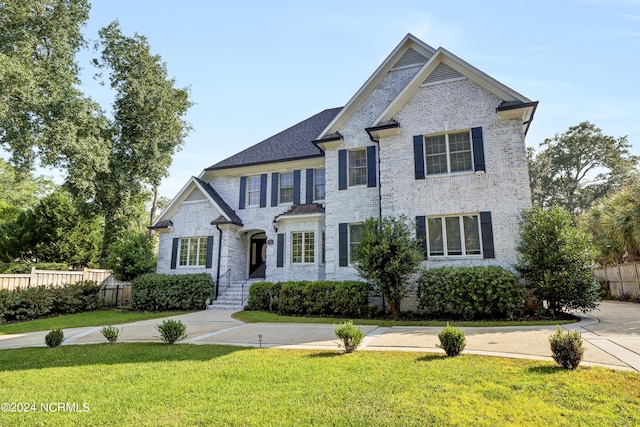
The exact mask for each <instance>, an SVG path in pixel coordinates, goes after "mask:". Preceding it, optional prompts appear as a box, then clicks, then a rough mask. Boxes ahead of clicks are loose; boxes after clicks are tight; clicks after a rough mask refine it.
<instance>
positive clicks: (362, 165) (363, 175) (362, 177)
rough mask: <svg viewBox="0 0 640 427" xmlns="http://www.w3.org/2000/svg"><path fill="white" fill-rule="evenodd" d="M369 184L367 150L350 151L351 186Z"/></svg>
mask: <svg viewBox="0 0 640 427" xmlns="http://www.w3.org/2000/svg"><path fill="white" fill-rule="evenodd" d="M354 185H367V150H366V149H362V150H353V151H349V186H354Z"/></svg>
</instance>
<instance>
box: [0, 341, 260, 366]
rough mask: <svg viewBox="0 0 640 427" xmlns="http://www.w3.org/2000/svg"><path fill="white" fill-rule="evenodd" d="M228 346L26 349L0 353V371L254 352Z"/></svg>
mask: <svg viewBox="0 0 640 427" xmlns="http://www.w3.org/2000/svg"><path fill="white" fill-rule="evenodd" d="M255 350H256V349H253V348H250V347H239V346H231V345H216V344H211V345H194V344H176V345H167V344H162V343H118V344H115V345H111V344H107V343H104V344H87V345H67V346H61V347H55V348H49V347H27V348H17V349H5V350H0V371H22V370H31V369H45V368H59V367H75V366H90V365H124V364H130V363H132V364H135V363H154V362H166V361H186V360H189V361H202V362H204V361H208V360H211V359H215V358H217V357H223V356H227V355H229V354H232V353H234V352H237V351H255Z"/></svg>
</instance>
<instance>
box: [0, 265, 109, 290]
mask: <svg viewBox="0 0 640 427" xmlns="http://www.w3.org/2000/svg"><path fill="white" fill-rule="evenodd" d="M110 278H111V279H110ZM112 278H113V276H111V270H98V269H93V268H85V269H83V270H78V271H71V270H69V271H53V270H36V269H35V267H31V273H30V274H0V289H8V290H10V291H12V290H14V289H16V288H30V287H32V286H40V285H46V286H62V285H66V284H69V283H77V282H82V281H83V280H92V281H94V282H96V283H98V284H102V283H103V282H104V281H106V280H112Z"/></svg>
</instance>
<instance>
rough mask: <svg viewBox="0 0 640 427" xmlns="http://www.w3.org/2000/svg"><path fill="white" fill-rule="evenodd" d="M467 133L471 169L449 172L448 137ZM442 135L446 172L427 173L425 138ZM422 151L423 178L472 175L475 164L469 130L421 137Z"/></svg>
mask: <svg viewBox="0 0 640 427" xmlns="http://www.w3.org/2000/svg"><path fill="white" fill-rule="evenodd" d="M465 132H466V133H468V134H469V150H470V151H471V168H470V169H467V170H463V171H455V172H451V153H450V150H449V135H451V134H456V133H465ZM441 135H444V137H445V149H446V156H447V171H446V172H440V173H429V170H428V167H427V156H428V154H427V138H430V137H436V136H441ZM422 149H423V150H424V156H423V157H424V159H423V161H424V175H425V178H433V177H443V176H447V175H466V174H472V173H474V170H473V165H474V164H475V159H474V157H473V139H472V135H471V129H468V130H464V129H463V130H456V131H447V132H440V133H431V134H428V135H423V136H422Z"/></svg>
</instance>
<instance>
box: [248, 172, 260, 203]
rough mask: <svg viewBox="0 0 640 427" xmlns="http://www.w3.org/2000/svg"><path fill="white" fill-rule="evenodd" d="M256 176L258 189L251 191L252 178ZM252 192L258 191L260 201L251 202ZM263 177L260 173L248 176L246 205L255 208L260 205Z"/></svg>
mask: <svg viewBox="0 0 640 427" xmlns="http://www.w3.org/2000/svg"><path fill="white" fill-rule="evenodd" d="M252 178H256V179H257V180H258V190H257V191H256V190H254V191H251V179H252ZM251 193H258V202H257V203H251ZM261 193H262V177H261V176H260V175H252V176H248V177H247V203H246V207H248V208H254V207H260V197H262V194H261Z"/></svg>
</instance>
